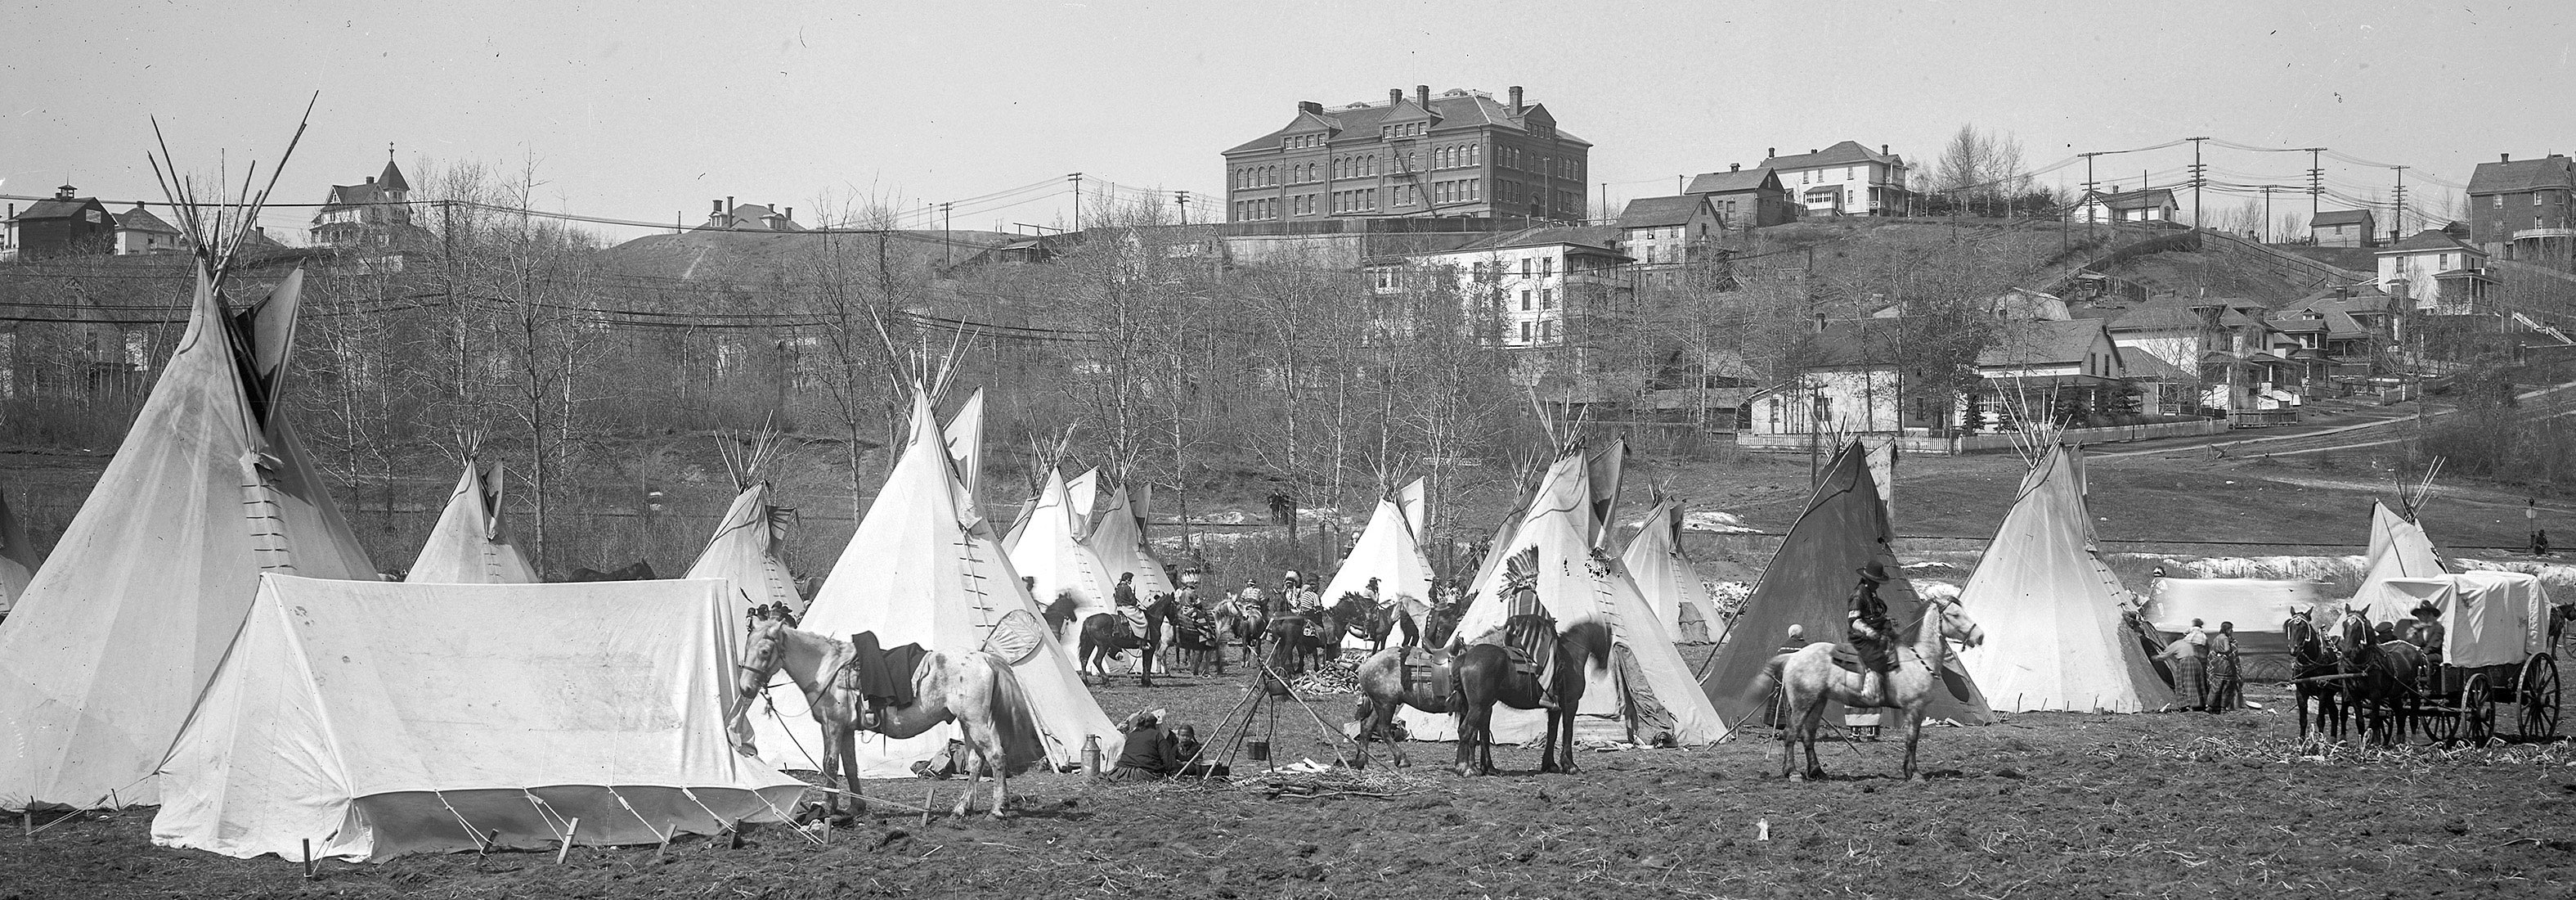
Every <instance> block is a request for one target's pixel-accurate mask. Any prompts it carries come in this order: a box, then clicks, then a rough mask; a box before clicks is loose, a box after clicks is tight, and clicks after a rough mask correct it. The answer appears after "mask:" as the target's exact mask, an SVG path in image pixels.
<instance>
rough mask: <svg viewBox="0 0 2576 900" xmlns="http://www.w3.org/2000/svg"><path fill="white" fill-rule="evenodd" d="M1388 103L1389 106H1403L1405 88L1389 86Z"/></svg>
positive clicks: (1387, 92) (1387, 90) (1387, 91)
mask: <svg viewBox="0 0 2576 900" xmlns="http://www.w3.org/2000/svg"><path fill="white" fill-rule="evenodd" d="M1386 105H1388V106H1403V105H1404V89H1403V88H1387V89H1386Z"/></svg>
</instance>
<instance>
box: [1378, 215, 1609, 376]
mask: <svg viewBox="0 0 2576 900" xmlns="http://www.w3.org/2000/svg"><path fill="white" fill-rule="evenodd" d="M1634 262H1635V260H1633V259H1631V258H1629V256H1628V255H1627V254H1625V253H1622V252H1620V251H1619V230H1618V229H1617V228H1615V227H1610V226H1546V227H1539V228H1523V229H1520V230H1517V231H1513V232H1509V233H1506V234H1498V235H1494V236H1492V237H1487V238H1479V239H1477V240H1475V241H1471V242H1469V243H1467V244H1466V245H1464V246H1461V247H1459V248H1457V249H1455V250H1444V251H1439V252H1432V253H1411V254H1403V255H1400V256H1392V257H1386V258H1382V259H1377V260H1371V261H1369V262H1368V263H1367V264H1366V270H1367V273H1368V276H1369V278H1370V279H1371V281H1372V283H1373V284H1375V285H1376V289H1377V290H1379V291H1384V292H1392V291H1397V290H1401V289H1403V288H1404V287H1406V286H1407V279H1409V278H1412V277H1418V276H1422V275H1425V274H1429V273H1440V274H1441V277H1449V278H1455V279H1456V285H1457V291H1458V295H1459V296H1460V297H1461V298H1462V300H1463V302H1466V303H1468V304H1473V305H1476V306H1478V307H1479V308H1481V309H1485V310H1491V311H1492V312H1493V313H1494V314H1495V316H1496V318H1497V319H1499V324H1500V326H1501V329H1502V331H1501V334H1499V335H1496V336H1494V338H1493V339H1494V341H1495V342H1496V343H1497V344H1499V345H1501V346H1503V347H1510V348H1526V347H1549V346H1558V345H1562V344H1564V343H1566V341H1567V340H1568V336H1569V331H1568V327H1569V325H1570V324H1571V318H1572V317H1579V316H1582V315H1586V314H1590V313H1594V312H1599V311H1606V310H1615V309H1619V308H1624V307H1625V306H1626V305H1628V304H1632V303H1634V302H1635V300H1636V295H1637V285H1636V280H1635V277H1634V275H1635V272H1634V267H1633V266H1632V263H1634Z"/></svg>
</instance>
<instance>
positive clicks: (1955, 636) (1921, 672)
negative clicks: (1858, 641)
mask: <svg viewBox="0 0 2576 900" xmlns="http://www.w3.org/2000/svg"><path fill="white" fill-rule="evenodd" d="M1923 604H1924V618H1926V619H1927V620H1928V619H1931V618H1933V617H1936V616H1937V617H1939V619H1940V623H1939V626H1938V627H1934V626H1933V625H1932V623H1931V622H1928V621H1927V622H1925V623H1923V625H1922V626H1921V627H1918V628H1916V629H1915V635H1914V646H1911V647H1899V648H1897V649H1896V671H1893V672H1889V673H1887V674H1886V675H1885V676H1883V677H1880V678H1879V679H1877V681H1878V684H1877V685H1875V686H1874V688H1873V686H1872V685H1870V684H1869V683H1868V680H1867V679H1864V678H1863V677H1862V676H1861V675H1860V674H1859V673H1857V672H1853V671H1851V670H1849V669H1845V668H1843V667H1842V666H1840V665H1837V664H1835V662H1834V647H1835V644H1834V643H1833V642H1831V641H1818V642H1816V643H1813V644H1808V645H1807V646H1805V647H1802V648H1799V649H1797V650H1793V651H1790V652H1787V653H1782V654H1780V655H1778V656H1774V657H1772V658H1771V663H1770V665H1768V666H1765V667H1764V668H1763V670H1762V677H1761V678H1760V679H1757V680H1756V681H1755V682H1754V691H1753V694H1754V696H1758V697H1765V698H1767V697H1768V696H1769V694H1770V693H1771V690H1772V688H1773V686H1775V685H1776V686H1778V687H1779V688H1780V689H1781V690H1782V691H1783V692H1784V693H1785V695H1786V697H1785V700H1786V705H1785V708H1786V710H1787V721H1788V725H1789V727H1788V728H1785V729H1782V730H1781V732H1780V774H1782V775H1785V776H1787V777H1788V778H1789V780H1791V781H1805V780H1807V779H1809V778H1821V777H1824V774H1825V768H1824V766H1822V765H1819V764H1817V762H1816V729H1817V728H1818V727H1819V726H1820V725H1822V724H1823V722H1824V717H1825V704H1826V701H1837V702H1840V703H1842V704H1843V705H1844V706H1848V707H1854V708H1861V707H1874V708H1881V709H1893V710H1896V711H1897V716H1898V717H1899V719H1900V727H1902V728H1904V729H1905V772H1904V776H1905V778H1906V780H1909V781H1911V780H1914V779H1917V778H1920V777H1922V776H1920V775H1917V774H1915V771H1914V748H1915V745H1916V744H1918V743H1920V742H1921V741H1922V740H1923V708H1924V707H1925V706H1926V705H1928V704H1930V703H1931V702H1932V691H1933V689H1934V688H1935V687H1936V686H1938V685H1939V684H1940V683H1941V673H1940V667H1941V662H1942V660H1943V659H1945V658H1946V657H1948V655H1949V648H1948V647H1947V646H1946V645H1945V644H1943V643H1942V641H1943V639H1944V638H1947V639H1949V640H1954V641H1958V642H1959V643H1961V644H1965V645H1967V646H1970V647H1974V646H1977V645H1979V644H1983V643H1985V642H1986V633H1985V630H1984V629H1981V628H1978V627H1977V623H1976V622H1974V621H1971V620H1969V618H1968V616H1967V614H1966V613H1964V612H1961V611H1959V607H1958V605H1957V603H1956V602H1954V601H1953V600H1951V599H1950V598H1948V597H1943V596H1937V595H1930V596H1925V597H1924V598H1923ZM1801 740H1803V741H1804V742H1805V744H1806V748H1807V770H1806V772H1804V773H1800V772H1797V771H1795V765H1796V764H1795V762H1794V760H1795V759H1796V750H1797V744H1798V743H1799V742H1800V741H1801Z"/></svg>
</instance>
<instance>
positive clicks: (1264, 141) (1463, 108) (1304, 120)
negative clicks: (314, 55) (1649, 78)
mask: <svg viewBox="0 0 2576 900" xmlns="http://www.w3.org/2000/svg"><path fill="white" fill-rule="evenodd" d="M1422 112H1423V109H1422V106H1421V105H1420V104H1419V103H1417V102H1416V100H1415V98H1414V97H1412V96H1407V97H1405V98H1404V99H1403V100H1400V101H1395V102H1390V103H1376V104H1371V103H1353V104H1350V105H1348V106H1336V107H1321V106H1309V107H1302V108H1300V109H1299V110H1298V112H1297V117H1296V118H1294V119H1290V120H1289V122H1288V124H1287V125H1284V126H1281V127H1280V128H1279V129H1278V130H1275V131H1272V132H1270V133H1269V134H1265V135H1262V136H1261V137H1258V138H1255V139H1253V140H1251V141H1247V142H1245V143H1243V144H1240V145H1237V146H1235V147H1232V148H1229V149H1227V150H1226V151H1225V152H1226V154H1227V155H1233V154H1236V153H1245V152H1250V151H1255V150H1270V149H1275V148H1277V147H1278V146H1279V139H1280V137H1282V136H1285V135H1289V134H1305V133H1312V132H1315V131H1324V132H1328V133H1330V134H1331V135H1333V136H1334V137H1337V138H1338V137H1343V136H1356V137H1362V138H1367V139H1369V140H1376V139H1377V137H1378V126H1379V125H1382V124H1386V123H1389V122H1395V121H1399V120H1402V121H1411V120H1413V119H1416V118H1419V117H1421V115H1422ZM1430 112H1431V116H1432V118H1433V124H1432V126H1431V128H1432V132H1433V133H1435V134H1436V133H1439V132H1441V131H1446V130H1450V129H1464V128H1469V127H1477V126H1492V127H1498V128H1509V129H1512V130H1515V131H1527V130H1528V128H1529V123H1530V122H1531V121H1533V120H1535V121H1537V122H1540V123H1542V124H1548V125H1553V124H1555V122H1556V119H1555V117H1554V116H1553V115H1551V114H1550V113H1548V112H1547V107H1546V105H1545V104H1539V103H1531V104H1527V105H1525V106H1523V107H1522V108H1521V114H1520V115H1518V116H1515V115H1512V111H1511V108H1510V107H1509V106H1506V105H1504V104H1502V103H1497V102H1495V101H1494V98H1493V97H1492V96H1491V95H1488V94H1486V93H1484V92H1482V91H1469V90H1464V89H1459V88H1451V89H1449V90H1447V91H1444V92H1441V93H1438V94H1434V95H1432V97H1431V110H1430ZM1556 136H1557V138H1558V139H1560V140H1563V141H1567V142H1569V143H1574V144H1580V145H1583V146H1586V147H1589V146H1591V145H1592V144H1591V142H1589V141H1585V140H1583V139H1581V138H1578V137H1575V136H1574V135H1571V134H1567V133H1565V132H1563V131H1559V132H1557V133H1556Z"/></svg>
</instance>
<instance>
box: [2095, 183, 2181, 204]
mask: <svg viewBox="0 0 2576 900" xmlns="http://www.w3.org/2000/svg"><path fill="white" fill-rule="evenodd" d="M2089 203H2100V204H2102V205H2103V206H2107V207H2110V208H2112V209H2153V208H2155V207H2159V206H2175V205H2178V201H2176V200H2174V192H2173V190H2172V189H2171V188H2145V189H2142V190H2135V191H2121V192H2119V193H2117V194H2105V193H2102V192H2101V191H2093V192H2091V193H2088V194H2085V195H2084V199H2083V200H2082V201H2080V202H2078V203H2076V204H2075V205H2077V206H2083V205H2085V204H2089Z"/></svg>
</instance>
